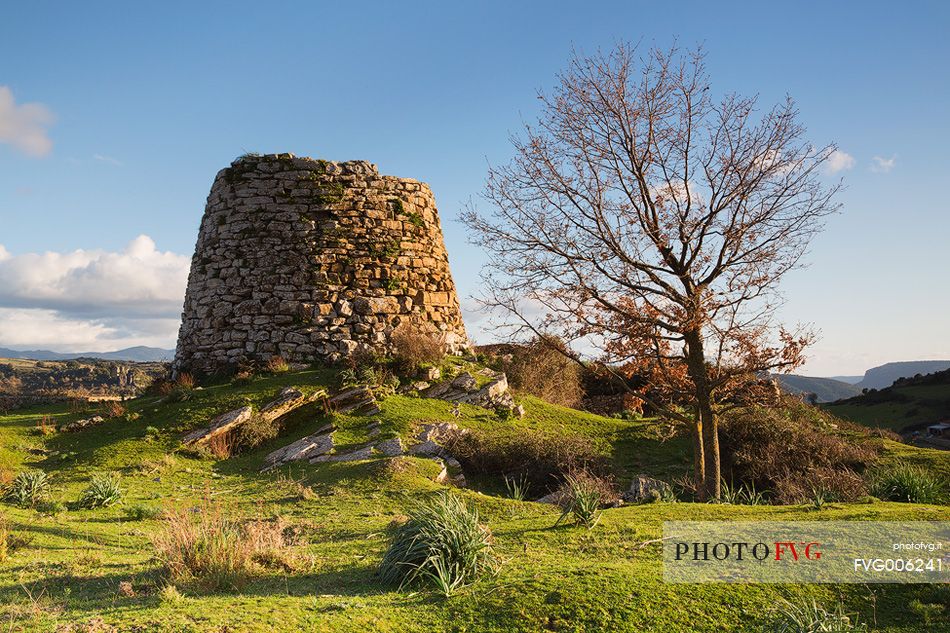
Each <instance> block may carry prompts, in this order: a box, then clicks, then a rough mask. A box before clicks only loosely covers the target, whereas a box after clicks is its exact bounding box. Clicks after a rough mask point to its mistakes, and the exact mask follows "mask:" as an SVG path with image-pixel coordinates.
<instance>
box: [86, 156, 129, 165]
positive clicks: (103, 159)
mask: <svg viewBox="0 0 950 633" xmlns="http://www.w3.org/2000/svg"><path fill="white" fill-rule="evenodd" d="M92 157H93V158H95V159H96V160H98V161H99V162H102V163H109V164H110V165H115V166H116V167H121V166H122V165H123V163H122V161H120V160H118V159H115V158H112V157H111V156H106V155H104V154H93V155H92Z"/></svg>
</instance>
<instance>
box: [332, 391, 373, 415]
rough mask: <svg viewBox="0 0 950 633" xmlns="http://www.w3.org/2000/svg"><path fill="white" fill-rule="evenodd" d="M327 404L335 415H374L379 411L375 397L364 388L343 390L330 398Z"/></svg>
mask: <svg viewBox="0 0 950 633" xmlns="http://www.w3.org/2000/svg"><path fill="white" fill-rule="evenodd" d="M327 403H328V404H329V405H330V407H331V408H332V409H333V410H334V411H336V412H337V413H357V414H361V415H376V414H377V413H379V411H380V409H379V405H378V404H377V403H376V396H374V395H373V391H372V390H371V389H370V388H369V387H365V386H361V387H352V388H350V389H344V390H343V391H341V392H340V393H338V394H336V395H335V396H333V397H332V398H330V399H329V400H328V401H327Z"/></svg>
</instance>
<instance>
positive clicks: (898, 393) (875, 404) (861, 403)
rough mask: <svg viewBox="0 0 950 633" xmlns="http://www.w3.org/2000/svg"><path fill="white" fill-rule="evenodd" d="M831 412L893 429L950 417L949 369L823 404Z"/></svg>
mask: <svg viewBox="0 0 950 633" xmlns="http://www.w3.org/2000/svg"><path fill="white" fill-rule="evenodd" d="M825 408H826V409H827V410H828V411H829V412H831V413H833V414H834V415H836V416H838V417H841V418H845V419H848V420H851V421H853V422H857V423H859V424H864V425H866V426H878V427H884V428H888V429H892V430H895V431H904V432H907V431H910V430H915V429H917V430H919V429H922V428H923V427H925V426H927V425H929V424H933V423H935V422H939V421H941V420H946V419H950V369H947V370H944V371H940V372H936V373H933V374H929V375H925V376H921V377H920V378H904V379H901V380H900V381H899V382H898V383H897V384H895V385H893V386H891V387H886V388H884V389H880V390H875V391H869V392H868V393H866V394H863V395H860V396H856V397H854V398H849V399H847V400H841V401H839V402H835V403H832V404H827V405H825Z"/></svg>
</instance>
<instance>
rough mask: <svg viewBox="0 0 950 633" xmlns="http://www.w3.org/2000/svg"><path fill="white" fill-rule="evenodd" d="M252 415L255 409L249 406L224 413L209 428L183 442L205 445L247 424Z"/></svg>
mask: <svg viewBox="0 0 950 633" xmlns="http://www.w3.org/2000/svg"><path fill="white" fill-rule="evenodd" d="M252 415H254V409H252V408H251V407H249V406H247V407H241V408H240V409H235V410H234V411H228V412H227V413H222V414H221V415H219V416H218V417H216V418H214V419H213V420H211V422H210V423H209V424H208V426H206V427H204V428H200V429H197V430H195V431H192V432H191V433H189V434H187V435H186V436H185V437H183V438H182V440H181V441H182V443H183V444H186V445H189V444H190V445H199V444H205V443H207V442H208V441H210V440H211V439H212V438H214V437H217V436H218V435H221V434H222V433H227V432H228V431H230V430H231V429H233V428H235V427H237V426H240V425H241V424H243V423H245V422H247V421H248V420H250V419H251V416H252Z"/></svg>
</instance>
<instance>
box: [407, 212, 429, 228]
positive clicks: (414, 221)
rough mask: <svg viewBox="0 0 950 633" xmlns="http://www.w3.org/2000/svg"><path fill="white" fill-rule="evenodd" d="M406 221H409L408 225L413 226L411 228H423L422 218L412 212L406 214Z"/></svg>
mask: <svg viewBox="0 0 950 633" xmlns="http://www.w3.org/2000/svg"><path fill="white" fill-rule="evenodd" d="M406 219H408V220H409V224H411V225H413V226H418V227H420V228H421V227H423V226H425V221H424V220H423V219H422V216H421V215H419V214H418V213H415V212H413V213H407V214H406Z"/></svg>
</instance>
